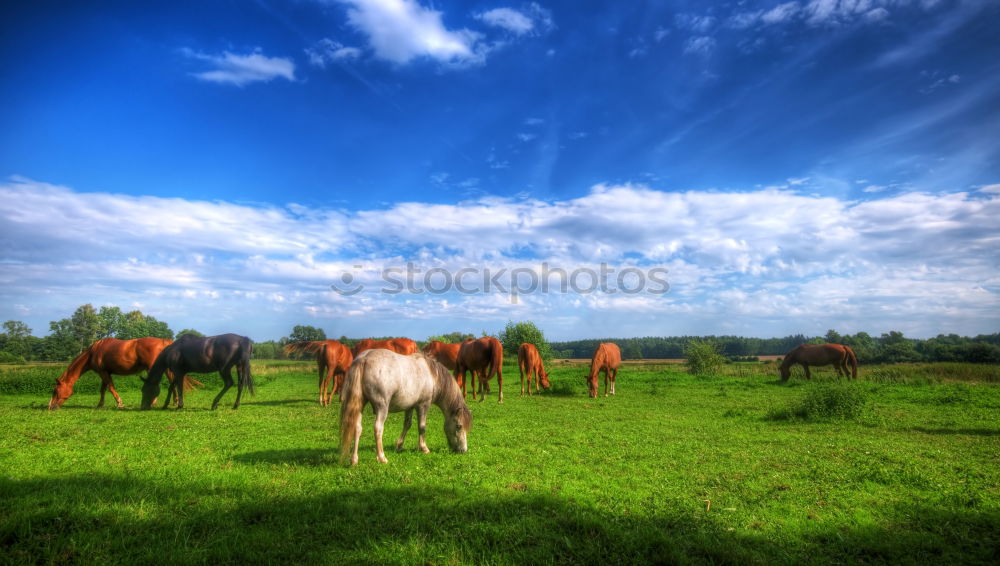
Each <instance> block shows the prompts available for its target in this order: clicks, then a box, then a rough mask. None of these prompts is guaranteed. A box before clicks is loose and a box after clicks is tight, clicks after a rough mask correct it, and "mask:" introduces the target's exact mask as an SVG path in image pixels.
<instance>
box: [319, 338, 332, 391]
mask: <svg viewBox="0 0 1000 566" xmlns="http://www.w3.org/2000/svg"><path fill="white" fill-rule="evenodd" d="M328 347H329V346H327V345H326V344H323V347H322V348H320V350H319V355H317V356H316V372H317V373H319V387H323V378H324V377H326V371H327V363H326V361H327V359H328V358H327V354H326V352H327V348H328Z"/></svg>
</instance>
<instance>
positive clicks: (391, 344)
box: [351, 338, 419, 358]
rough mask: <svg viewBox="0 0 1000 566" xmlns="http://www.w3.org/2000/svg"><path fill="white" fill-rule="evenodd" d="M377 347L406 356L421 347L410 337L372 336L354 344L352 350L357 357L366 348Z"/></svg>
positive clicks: (372, 348) (414, 352)
mask: <svg viewBox="0 0 1000 566" xmlns="http://www.w3.org/2000/svg"><path fill="white" fill-rule="evenodd" d="M376 348H380V349H383V350H392V351H393V352H396V353H397V354H403V355H404V356H409V355H410V354H416V353H417V351H418V350H419V348H417V343H416V342H414V341H413V340H410V339H409V338H390V339H388V340H372V339H371V338H365V339H364V340H362V341H360V342H358V343H357V344H355V345H354V349H352V350H351V353H352V354H354V357H355V358H356V357H358V354H360V353H361V352H364V351H365V350H374V349H376Z"/></svg>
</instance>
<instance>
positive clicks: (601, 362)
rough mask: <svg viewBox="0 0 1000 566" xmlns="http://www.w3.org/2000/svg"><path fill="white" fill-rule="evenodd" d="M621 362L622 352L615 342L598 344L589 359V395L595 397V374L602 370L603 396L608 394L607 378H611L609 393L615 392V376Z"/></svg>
mask: <svg viewBox="0 0 1000 566" xmlns="http://www.w3.org/2000/svg"><path fill="white" fill-rule="evenodd" d="M621 363H622V352H621V350H619V349H618V345H617V344H612V343H611V342H605V343H602V344H598V345H597V348H596V349H595V350H594V356H593V357H592V358H591V359H590V374H589V375H588V376H587V386H588V387H589V389H590V396H591V397H593V398H597V374H599V373H601V372H602V371H603V372H604V396H605V397H607V396H608V379H610V380H611V395H614V394H615V378H616V377H618V366H620V365H621Z"/></svg>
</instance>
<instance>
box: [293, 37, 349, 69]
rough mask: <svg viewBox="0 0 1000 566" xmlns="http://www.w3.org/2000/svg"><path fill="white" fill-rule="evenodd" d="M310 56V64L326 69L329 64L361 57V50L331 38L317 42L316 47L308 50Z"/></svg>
mask: <svg viewBox="0 0 1000 566" xmlns="http://www.w3.org/2000/svg"><path fill="white" fill-rule="evenodd" d="M306 55H308V56H309V63H311V64H312V65H315V66H317V67H320V68H325V67H326V65H327V63H334V62H338V61H352V60H354V59H358V58H360V57H361V49H358V48H357V47H349V46H346V45H344V44H343V43H340V42H339V41H334V40H332V39H329V38H323V39H321V40H319V41H318V42H316V45H315V46H313V47H310V48H307V49H306Z"/></svg>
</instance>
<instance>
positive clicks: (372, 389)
mask: <svg viewBox="0 0 1000 566" xmlns="http://www.w3.org/2000/svg"><path fill="white" fill-rule="evenodd" d="M342 401H343V402H342V403H341V405H340V461H341V462H343V461H344V460H345V459H346V458H347V457H348V455H350V457H351V465H352V466H354V465H356V464H357V463H358V445H359V444H360V443H361V410H362V409H364V408H365V404H366V403H370V404H371V406H372V410H373V412H374V413H375V450H376V452H377V455H378V456H377V457H378V461H379V462H381V463H383V464H384V463H386V462H388V460H387V459H386V457H385V451H384V450H383V448H382V430H383V427H384V425H385V418H386V417H387V416H388V415H389V413H390V412H398V411H406V417H405V419H404V420H403V432H402V434H400V435H399V440H397V441H396V452H402V451H403V441H404V440H405V439H406V433H407V431H408V430H410V424H411V423H412V422H413V410H414V409H416V411H417V431H419V433H420V440H419V443H420V450H421V451H422V452H424V453H425V454H426V453H428V452H430V449H429V448H427V441H426V439H425V437H424V435H425V433H426V431H427V410H428V409H429V408H430V406H431V403H434V404H435V405H437V406H438V408H439V409H441V412H442V413H444V434H445V437H446V438H447V439H448V446H450V447H451V449H452V450H453V451H455V452H459V453H464V452H466V451H468V449H469V444H468V438H467V435H468V432H469V430H471V429H472V412H471V411H469V407H468V406H466V404H465V399H464V398H463V395H462V394H461V392H460V391H459V390H458V385H457V384H456V383H455V380H454V379H453V378H452V377H451V375H450V374H449V373H448V370H447V369H445V367H444V366H442V365H441V364H439V363H438V362H436V361H435V360H434V359H433V358H431V357H430V356H428V355H426V354H423V353H418V354H413V355H409V356H403V355H400V354H397V353H395V352H392V351H388V350H384V349H373V350H369V351H366V352H363V353H362V354H361V355H360V356H358V357H357V358H355V359H354V363H352V364H351V368H350V369H349V370H348V371H347V379H346V380H345V382H344V392H343V394H342Z"/></svg>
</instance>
